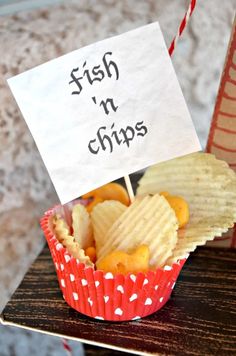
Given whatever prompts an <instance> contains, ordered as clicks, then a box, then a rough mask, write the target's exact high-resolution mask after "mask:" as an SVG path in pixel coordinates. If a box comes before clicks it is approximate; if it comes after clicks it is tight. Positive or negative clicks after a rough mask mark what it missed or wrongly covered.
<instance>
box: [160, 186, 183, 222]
mask: <svg viewBox="0 0 236 356" xmlns="http://www.w3.org/2000/svg"><path fill="white" fill-rule="evenodd" d="M160 195H163V196H164V197H165V199H166V200H167V201H168V203H169V204H170V206H171V208H172V209H173V210H174V211H175V215H176V217H177V219H178V224H179V228H181V227H184V226H185V225H186V224H187V223H188V221H189V207H188V203H187V202H186V201H185V200H184V199H183V198H181V197H178V196H175V195H170V194H169V193H168V192H161V193H160Z"/></svg>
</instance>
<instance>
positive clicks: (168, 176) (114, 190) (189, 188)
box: [52, 153, 236, 274]
mask: <svg viewBox="0 0 236 356" xmlns="http://www.w3.org/2000/svg"><path fill="white" fill-rule="evenodd" d="M110 185H112V187H111V186H110ZM84 197H85V198H89V199H90V198H91V202H90V203H89V206H88V207H87V208H86V207H84V206H83V205H80V204H77V205H75V206H74V207H73V210H72V226H71V228H70V227H69V226H68V225H67V223H66V222H65V221H64V219H63V218H62V217H61V216H59V215H55V216H54V217H53V220H52V223H53V227H54V232H55V235H56V237H57V239H58V240H59V241H60V242H61V243H62V244H63V245H64V246H65V247H66V248H67V249H68V252H69V253H71V255H72V256H73V257H75V258H78V259H79V260H80V261H81V262H83V263H85V264H86V265H88V266H92V265H93V263H95V262H96V267H97V269H102V270H104V271H110V272H112V273H114V274H117V273H123V274H127V273H129V272H130V273H137V272H147V271H148V270H149V269H155V268H157V267H163V266H165V265H171V264H172V263H174V262H177V261H178V260H179V259H182V258H185V257H186V255H188V254H189V253H190V252H191V251H193V250H194V249H195V248H196V247H197V246H198V245H203V244H205V242H206V241H208V240H213V239H214V237H215V236H221V235H222V233H224V232H226V231H227V230H228V229H229V228H230V227H233V225H234V222H235V221H236V175H235V173H234V172H233V171H232V170H231V169H229V167H228V165H227V164H226V163H225V162H223V161H219V160H217V159H216V158H215V157H214V156H213V155H210V154H205V153H194V154H191V155H188V156H184V157H181V158H177V159H174V160H170V161H168V162H164V163H160V164H157V165H155V166H152V167H150V168H148V169H147V171H146V172H145V174H144V176H143V177H142V179H141V180H140V182H139V187H138V190H137V196H136V198H135V200H134V202H133V203H132V204H131V205H129V199H128V195H127V193H126V191H125V189H124V188H122V187H121V186H118V185H117V184H116V183H110V184H108V185H105V186H103V187H101V188H99V189H97V190H95V191H93V192H90V193H89V194H86V196H84ZM107 199H110V200H107ZM95 255H96V256H95Z"/></svg>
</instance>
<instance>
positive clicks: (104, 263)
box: [97, 245, 149, 275]
mask: <svg viewBox="0 0 236 356" xmlns="http://www.w3.org/2000/svg"><path fill="white" fill-rule="evenodd" d="M97 269H99V270H103V271H104V272H111V273H113V274H114V275H116V274H118V273H121V274H128V273H138V272H143V273H146V272H147V271H148V269H149V248H148V246H147V245H141V246H139V247H138V248H137V249H136V250H135V251H134V252H133V253H131V254H128V253H125V252H123V251H118V250H115V251H113V252H111V253H109V254H108V255H107V256H105V257H104V258H102V259H101V260H100V261H99V263H97Z"/></svg>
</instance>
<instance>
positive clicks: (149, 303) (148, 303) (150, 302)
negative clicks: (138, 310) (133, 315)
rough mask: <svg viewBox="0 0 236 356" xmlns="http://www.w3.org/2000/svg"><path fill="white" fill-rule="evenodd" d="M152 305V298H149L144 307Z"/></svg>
mask: <svg viewBox="0 0 236 356" xmlns="http://www.w3.org/2000/svg"><path fill="white" fill-rule="evenodd" d="M151 304H152V300H151V298H147V299H146V300H145V303H144V305H151Z"/></svg>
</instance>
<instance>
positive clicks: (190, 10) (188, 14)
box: [169, 0, 197, 56]
mask: <svg viewBox="0 0 236 356" xmlns="http://www.w3.org/2000/svg"><path fill="white" fill-rule="evenodd" d="M196 2H197V0H191V1H190V4H189V7H188V10H187V12H186V13H185V15H184V18H183V20H182V22H181V24H180V26H179V28H178V32H177V35H176V36H175V37H174V39H173V41H172V42H171V45H170V47H169V55H170V56H171V55H172V53H173V52H174V49H175V47H176V44H177V42H178V39H179V37H180V36H181V35H182V32H183V30H184V29H185V27H186V26H187V23H188V21H189V19H190V17H191V15H192V13H193V10H194V8H195V6H196Z"/></svg>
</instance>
